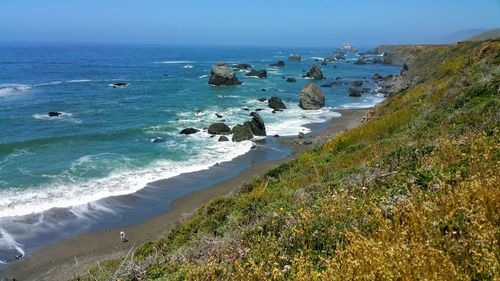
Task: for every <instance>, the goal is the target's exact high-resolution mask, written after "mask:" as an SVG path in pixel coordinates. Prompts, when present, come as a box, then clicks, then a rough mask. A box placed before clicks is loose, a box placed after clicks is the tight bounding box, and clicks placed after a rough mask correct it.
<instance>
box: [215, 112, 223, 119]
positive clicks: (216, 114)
mask: <svg viewBox="0 0 500 281" xmlns="http://www.w3.org/2000/svg"><path fill="white" fill-rule="evenodd" d="M215 116H217V118H222V117H224V116H222V115H220V114H219V113H215Z"/></svg>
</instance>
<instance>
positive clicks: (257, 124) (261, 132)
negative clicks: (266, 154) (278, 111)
mask: <svg viewBox="0 0 500 281" xmlns="http://www.w3.org/2000/svg"><path fill="white" fill-rule="evenodd" d="M250 116H252V117H253V118H252V121H251V122H250V128H251V129H252V133H253V134H254V135H255V136H265V135H266V125H265V124H264V120H262V117H260V115H259V114H258V113H256V112H252V113H250Z"/></svg>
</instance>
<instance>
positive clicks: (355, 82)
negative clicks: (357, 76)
mask: <svg viewBox="0 0 500 281" xmlns="http://www.w3.org/2000/svg"><path fill="white" fill-rule="evenodd" d="M351 85H352V86H353V87H361V86H362V85H363V80H354V81H352V82H351Z"/></svg>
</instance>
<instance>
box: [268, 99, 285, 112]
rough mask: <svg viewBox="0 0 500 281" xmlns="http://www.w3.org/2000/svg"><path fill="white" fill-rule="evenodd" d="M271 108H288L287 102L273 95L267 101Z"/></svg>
mask: <svg viewBox="0 0 500 281" xmlns="http://www.w3.org/2000/svg"><path fill="white" fill-rule="evenodd" d="M267 103H268V105H269V107H270V108H272V109H275V110H283V109H286V105H285V103H284V102H283V101H282V100H281V99H280V98H278V97H272V98H270V99H269V100H268V101H267Z"/></svg>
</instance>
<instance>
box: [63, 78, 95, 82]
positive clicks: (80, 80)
mask: <svg viewBox="0 0 500 281" xmlns="http://www.w3.org/2000/svg"><path fill="white" fill-rule="evenodd" d="M85 82H92V80H90V79H76V80H68V81H66V83H85Z"/></svg>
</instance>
